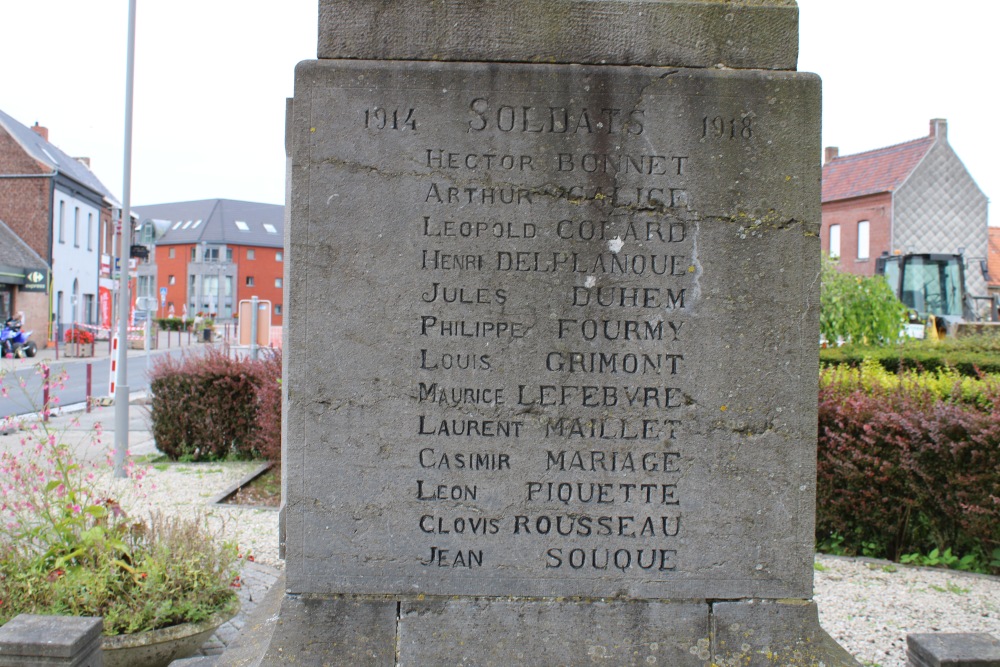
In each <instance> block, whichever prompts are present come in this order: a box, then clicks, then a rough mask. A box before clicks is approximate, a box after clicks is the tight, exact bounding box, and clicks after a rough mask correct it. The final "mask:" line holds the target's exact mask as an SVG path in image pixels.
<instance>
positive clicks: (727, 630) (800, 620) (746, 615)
mask: <svg viewBox="0 0 1000 667" xmlns="http://www.w3.org/2000/svg"><path fill="white" fill-rule="evenodd" d="M712 634H713V637H714V643H713V645H712V656H711V657H712V664H713V665H740V666H741V667H771V666H773V665H803V666H804V665H825V666H826V667H852V666H855V667H856V666H857V664H858V663H857V661H855V660H854V658H853V657H852V656H851V654H850V653H848V652H847V651H845V650H844V649H843V647H841V646H840V645H839V644H837V642H835V641H834V640H833V639H832V638H831V637H830V635H828V634H827V633H826V631H825V630H823V628H821V627H820V625H819V614H818V611H817V609H816V605H815V604H814V603H812V602H806V601H803V600H743V601H739V602H716V603H714V604H713V605H712Z"/></svg>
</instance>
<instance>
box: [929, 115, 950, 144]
mask: <svg viewBox="0 0 1000 667" xmlns="http://www.w3.org/2000/svg"><path fill="white" fill-rule="evenodd" d="M931 136H932V137H937V138H938V139H942V140H944V141H947V140H948V121H947V120H945V119H944V118H931Z"/></svg>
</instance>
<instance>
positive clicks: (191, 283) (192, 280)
mask: <svg viewBox="0 0 1000 667" xmlns="http://www.w3.org/2000/svg"><path fill="white" fill-rule="evenodd" d="M194 286H195V276H194V274H193V273H192V274H191V275H190V276H188V297H189V298H190V297H193V296H194ZM191 305H192V306H193V305H194V301H192V302H191Z"/></svg>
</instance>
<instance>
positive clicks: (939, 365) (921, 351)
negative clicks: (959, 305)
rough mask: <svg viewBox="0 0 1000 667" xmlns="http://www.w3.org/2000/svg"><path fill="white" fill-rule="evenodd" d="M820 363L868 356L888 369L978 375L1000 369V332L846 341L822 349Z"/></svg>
mask: <svg viewBox="0 0 1000 667" xmlns="http://www.w3.org/2000/svg"><path fill="white" fill-rule="evenodd" d="M819 358H820V363H821V364H823V365H826V366H835V365H838V364H849V365H851V366H857V365H859V364H860V363H861V362H862V361H863V360H865V359H871V360H874V361H876V362H878V363H879V364H881V365H882V366H883V367H884V368H885V369H886V370H887V371H889V372H891V373H897V372H899V371H903V370H913V371H931V372H935V371H940V370H949V369H950V370H954V371H956V372H958V373H960V374H961V375H966V376H971V377H975V376H978V375H979V374H980V373H1000V336H975V337H969V338H952V339H948V340H944V341H926V340H908V341H905V342H903V343H901V344H899V345H893V346H890V347H870V346H863V345H854V344H852V345H844V346H841V347H828V348H825V349H821V350H820V353H819Z"/></svg>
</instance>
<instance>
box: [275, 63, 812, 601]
mask: <svg viewBox="0 0 1000 667" xmlns="http://www.w3.org/2000/svg"><path fill="white" fill-rule="evenodd" d="M293 111H294V115H295V128H294V150H293V154H294V158H293V165H292V172H293V180H294V184H293V195H292V225H291V232H290V234H291V238H290V243H291V245H290V256H291V262H292V264H291V266H290V272H291V276H292V280H291V281H290V284H291V291H290V295H289V296H290V304H289V309H288V315H287V316H288V317H289V326H288V329H287V334H288V337H289V345H288V350H289V353H288V357H287V359H288V366H287V368H286V376H287V377H289V378H292V379H291V380H290V382H289V384H288V388H289V389H288V412H287V414H288V417H289V419H288V422H287V424H288V426H287V428H288V432H287V438H286V444H285V452H284V455H285V461H286V466H285V470H286V476H287V478H286V492H287V495H286V508H285V512H286V516H285V528H286V533H287V545H286V549H287V551H286V555H287V559H288V561H287V564H288V587H289V590H290V591H292V592H293V593H353V594H401V595H412V594H427V595H476V596H509V595H513V596H542V597H549V596H553V597H557V596H574V595H579V596H591V597H601V596H614V597H618V598H629V599H644V598H653V599H706V598H707V599H740V598H747V597H753V598H784V597H795V598H808V597H809V596H810V595H811V584H812V566H811V562H812V552H813V551H812V550H813V503H814V496H815V488H814V466H815V461H814V457H815V428H816V426H815V424H816V421H815V420H816V413H815V411H816V403H815V392H816V364H817V361H816V354H815V347H816V343H815V342H816V340H818V329H817V318H816V308H817V306H818V298H817V294H818V279H817V275H818V270H819V267H818V261H819V249H818V248H819V243H818V238H817V235H816V232H817V229H818V221H819V210H818V203H819V197H818V185H819V163H818V158H817V156H818V155H819V151H820V148H819V81H818V79H817V78H816V77H814V76H812V75H803V74H794V73H767V72H760V71H753V72H719V71H714V70H688V69H657V68H614V67H594V68H589V67H569V66H548V65H503V66H500V65H489V64H451V63H381V64H379V65H377V66H376V65H375V64H374V63H366V62H353V61H336V62H331V61H320V62H313V63H306V64H303V65H300V67H299V70H298V73H297V88H296V93H295V103H294V109H293ZM506 202H510V203H506ZM453 388H454V389H455V391H454V392H453V391H452V389H453ZM470 433H471V434H472V435H469V434H470ZM470 455H472V459H473V460H475V461H477V462H476V463H475V464H474V465H468V463H467V462H468V461H469V460H470V458H469V457H470ZM445 457H447V459H445ZM462 457H464V460H465V461H466V464H465V465H463V464H462ZM476 457H479V458H478V459H477V458H476Z"/></svg>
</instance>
